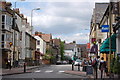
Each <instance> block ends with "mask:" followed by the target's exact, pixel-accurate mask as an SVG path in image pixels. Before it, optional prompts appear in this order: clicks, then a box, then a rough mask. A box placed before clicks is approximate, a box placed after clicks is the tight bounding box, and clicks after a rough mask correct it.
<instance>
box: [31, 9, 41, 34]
mask: <svg viewBox="0 0 120 80" xmlns="http://www.w3.org/2000/svg"><path fill="white" fill-rule="evenodd" d="M34 10H40V8H35V9H32V11H31V33H32V32H33V26H32V17H33V11H34Z"/></svg>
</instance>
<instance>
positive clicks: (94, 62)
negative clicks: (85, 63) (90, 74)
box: [92, 56, 99, 79]
mask: <svg viewBox="0 0 120 80" xmlns="http://www.w3.org/2000/svg"><path fill="white" fill-rule="evenodd" d="M98 59H99V56H97V57H96V58H94V59H93V61H92V67H93V71H94V77H95V78H96V79H97V69H98V63H99V60H98Z"/></svg>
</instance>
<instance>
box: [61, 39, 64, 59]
mask: <svg viewBox="0 0 120 80" xmlns="http://www.w3.org/2000/svg"><path fill="white" fill-rule="evenodd" d="M60 54H61V60H64V42H63V41H61V42H60Z"/></svg>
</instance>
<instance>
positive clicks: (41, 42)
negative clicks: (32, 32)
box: [34, 36, 46, 59]
mask: <svg viewBox="0 0 120 80" xmlns="http://www.w3.org/2000/svg"><path fill="white" fill-rule="evenodd" d="M34 37H35V38H36V39H37V42H36V50H37V51H39V52H40V53H41V54H43V55H44V54H45V53H46V42H45V41H44V40H43V39H42V38H41V37H39V36H34ZM40 59H42V57H40Z"/></svg>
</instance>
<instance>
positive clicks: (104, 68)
mask: <svg viewBox="0 0 120 80" xmlns="http://www.w3.org/2000/svg"><path fill="white" fill-rule="evenodd" d="M99 70H100V71H101V79H102V78H103V72H105V70H106V62H105V61H104V58H103V57H102V58H101V61H100V65H99Z"/></svg>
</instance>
